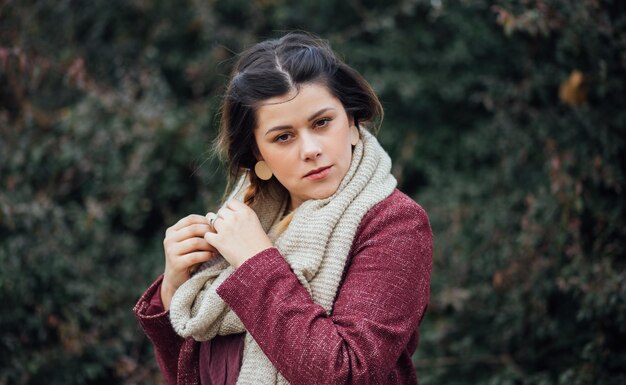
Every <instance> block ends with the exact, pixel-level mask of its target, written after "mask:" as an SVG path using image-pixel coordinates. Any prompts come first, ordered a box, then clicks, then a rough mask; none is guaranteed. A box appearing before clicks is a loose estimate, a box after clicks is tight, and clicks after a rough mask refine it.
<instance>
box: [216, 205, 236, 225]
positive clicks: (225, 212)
mask: <svg viewBox="0 0 626 385" xmlns="http://www.w3.org/2000/svg"><path fill="white" fill-rule="evenodd" d="M234 214H235V212H234V211H233V210H231V209H229V208H228V207H226V206H224V207H222V208H221V209H219V210H218V211H217V219H216V220H215V221H214V222H213V226H215V222H217V221H218V220H220V219H224V220H229V219H230V218H232V217H233V215H234Z"/></svg>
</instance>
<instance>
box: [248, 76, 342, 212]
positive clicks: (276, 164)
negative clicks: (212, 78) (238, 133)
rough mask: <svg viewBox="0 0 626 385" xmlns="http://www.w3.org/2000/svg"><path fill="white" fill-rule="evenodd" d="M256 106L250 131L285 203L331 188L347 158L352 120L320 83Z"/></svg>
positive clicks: (293, 203) (321, 195)
mask: <svg viewBox="0 0 626 385" xmlns="http://www.w3.org/2000/svg"><path fill="white" fill-rule="evenodd" d="M295 93H296V91H293V92H292V93H289V94H286V95H281V96H277V97H273V98H270V99H268V100H266V101H265V102H264V103H263V104H262V105H261V107H259V108H258V109H257V115H256V118H257V127H256V128H255V130H254V136H255V139H256V143H257V146H258V149H259V152H260V159H259V160H264V161H265V162H266V163H267V165H268V166H269V168H270V169H271V170H272V172H273V173H274V176H275V177H276V179H278V181H279V182H280V183H281V184H282V185H283V186H284V187H285V188H286V189H287V190H288V191H289V195H290V196H291V208H292V209H295V208H296V207H298V206H299V205H300V204H301V203H302V202H304V201H305V200H308V199H320V198H326V197H329V196H330V195H332V194H333V193H335V191H337V188H338V187H339V183H341V180H342V179H343V177H344V176H345V175H346V173H347V172H348V168H349V167H350V161H351V159H352V146H351V143H350V139H351V130H350V126H351V125H352V119H351V118H350V117H349V116H348V115H347V113H346V111H345V109H344V108H343V105H342V103H341V102H340V101H339V99H337V98H336V97H334V96H333V95H332V94H331V93H330V92H329V91H328V89H327V88H326V87H325V86H323V85H318V84H306V85H302V86H301V87H300V91H299V93H298V94H297V95H296V96H295V97H294V95H295Z"/></svg>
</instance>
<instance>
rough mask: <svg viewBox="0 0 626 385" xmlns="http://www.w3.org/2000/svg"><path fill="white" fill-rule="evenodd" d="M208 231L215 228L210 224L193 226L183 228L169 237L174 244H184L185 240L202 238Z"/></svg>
mask: <svg viewBox="0 0 626 385" xmlns="http://www.w3.org/2000/svg"><path fill="white" fill-rule="evenodd" d="M207 231H213V226H211V225H209V224H208V223H205V224H193V225H189V226H187V227H183V228H182V229H180V230H178V231H174V232H173V233H171V234H170V236H168V238H171V240H172V241H174V242H182V241H184V240H185V239H189V238H193V237H202V236H204V233H206V232H207Z"/></svg>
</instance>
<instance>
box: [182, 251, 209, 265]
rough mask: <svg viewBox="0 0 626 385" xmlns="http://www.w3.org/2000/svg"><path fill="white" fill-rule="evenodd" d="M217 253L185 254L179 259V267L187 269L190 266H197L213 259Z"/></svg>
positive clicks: (197, 252) (199, 252)
mask: <svg viewBox="0 0 626 385" xmlns="http://www.w3.org/2000/svg"><path fill="white" fill-rule="evenodd" d="M216 255H217V253H213V252H208V251H196V252H193V253H189V254H185V255H183V256H182V257H181V259H180V264H181V265H180V266H182V267H184V268H189V267H190V266H193V265H197V264H198V263H202V262H206V261H208V260H210V259H211V258H214V257H215V256H216Z"/></svg>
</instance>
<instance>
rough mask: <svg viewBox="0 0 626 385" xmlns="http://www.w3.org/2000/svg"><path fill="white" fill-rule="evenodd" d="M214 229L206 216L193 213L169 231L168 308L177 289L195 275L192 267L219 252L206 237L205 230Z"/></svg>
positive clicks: (163, 295)
mask: <svg viewBox="0 0 626 385" xmlns="http://www.w3.org/2000/svg"><path fill="white" fill-rule="evenodd" d="M214 231H215V230H214V229H213V226H211V225H210V224H209V222H208V221H207V219H206V217H204V216H203V215H196V214H191V215H188V216H186V217H184V218H183V219H181V220H180V221H178V222H177V223H176V224H175V225H174V226H172V227H170V228H168V229H167V231H166V232H165V239H164V240H163V248H164V250H165V272H164V273H163V282H162V284H161V301H162V302H163V306H164V307H165V310H169V308H170V302H171V301H172V296H174V292H175V291H176V289H178V287H179V286H180V285H182V284H183V283H185V281H187V280H188V279H189V277H190V276H191V275H190V272H191V269H192V267H193V266H194V265H197V264H199V263H202V262H206V261H208V260H210V259H211V258H214V257H215V256H216V255H218V252H217V250H216V249H215V248H214V247H213V246H211V245H210V244H209V243H208V242H207V241H206V240H204V234H206V233H207V232H214Z"/></svg>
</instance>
